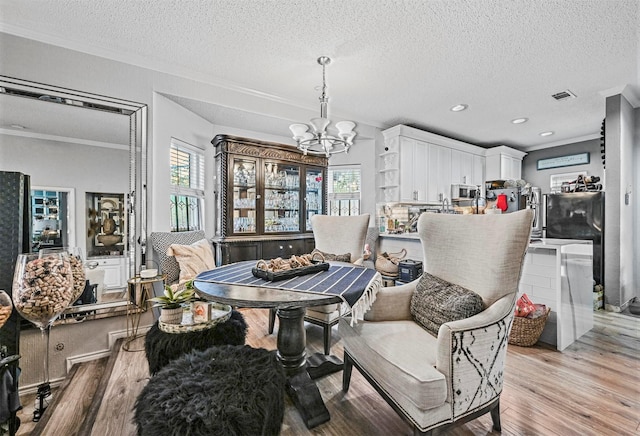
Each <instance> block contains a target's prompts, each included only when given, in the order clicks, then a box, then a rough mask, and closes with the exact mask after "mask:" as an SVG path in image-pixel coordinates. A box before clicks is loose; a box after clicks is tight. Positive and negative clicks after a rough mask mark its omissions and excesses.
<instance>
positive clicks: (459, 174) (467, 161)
mask: <svg viewBox="0 0 640 436" xmlns="http://www.w3.org/2000/svg"><path fill="white" fill-rule="evenodd" d="M472 179H473V154H471V153H468V152H466V151H461V150H451V183H461V184H463V185H470V184H471V180H472Z"/></svg>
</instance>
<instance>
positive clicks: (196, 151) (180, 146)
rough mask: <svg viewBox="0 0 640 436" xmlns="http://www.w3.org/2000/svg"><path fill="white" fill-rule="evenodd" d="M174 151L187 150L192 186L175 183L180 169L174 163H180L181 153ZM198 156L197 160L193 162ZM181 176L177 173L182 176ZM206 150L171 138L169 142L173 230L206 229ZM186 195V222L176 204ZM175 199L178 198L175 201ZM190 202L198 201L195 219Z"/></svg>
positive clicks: (171, 223)
mask: <svg viewBox="0 0 640 436" xmlns="http://www.w3.org/2000/svg"><path fill="white" fill-rule="evenodd" d="M174 153H186V154H188V156H189V159H188V160H189V162H188V169H187V171H188V178H189V186H185V185H184V184H175V183H174V179H175V178H176V175H175V173H176V172H178V171H177V170H175V169H174V166H177V165H179V164H180V162H179V156H177V154H176V158H175V159H174ZM194 159H195V162H194ZM180 177H181V176H180V175H178V176H177V178H178V179H180ZM204 177H205V151H204V150H203V149H201V148H198V147H196V146H194V145H192V144H189V143H187V142H185V141H182V140H180V139H177V138H174V137H171V143H170V145H169V209H170V210H169V215H170V225H171V231H172V232H187V231H194V230H204V209H205V190H204V186H205V178H204ZM180 197H183V198H184V200H185V201H186V202H187V211H186V222H182V220H181V217H180V213H181V212H180V210H179V209H178V207H179V206H178V205H177V203H178V202H179V201H180V200H179V199H180ZM174 199H175V201H174ZM191 202H195V210H196V215H195V220H193V218H194V216H193V215H192V214H189V211H190V210H193V209H191Z"/></svg>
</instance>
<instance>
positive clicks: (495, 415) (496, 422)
mask: <svg viewBox="0 0 640 436" xmlns="http://www.w3.org/2000/svg"><path fill="white" fill-rule="evenodd" d="M491 421H493V429H494V430H495V431H502V426H501V425H500V400H499V399H498V401H496V405H495V406H494V407H493V409H491Z"/></svg>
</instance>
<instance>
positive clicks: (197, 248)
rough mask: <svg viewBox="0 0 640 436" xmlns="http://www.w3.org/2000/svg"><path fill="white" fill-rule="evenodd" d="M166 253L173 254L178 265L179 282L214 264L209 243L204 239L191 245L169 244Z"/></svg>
mask: <svg viewBox="0 0 640 436" xmlns="http://www.w3.org/2000/svg"><path fill="white" fill-rule="evenodd" d="M167 255H169V256H174V257H175V258H176V260H177V261H178V265H180V283H184V282H186V281H188V280H191V279H192V278H194V277H195V276H196V275H198V274H199V273H201V272H202V271H207V270H210V269H213V268H215V266H216V263H215V261H214V260H213V251H212V250H211V244H210V243H209V241H207V240H206V239H201V240H199V241H197V242H194V243H193V244H191V245H181V244H171V245H170V246H169V249H168V250H167Z"/></svg>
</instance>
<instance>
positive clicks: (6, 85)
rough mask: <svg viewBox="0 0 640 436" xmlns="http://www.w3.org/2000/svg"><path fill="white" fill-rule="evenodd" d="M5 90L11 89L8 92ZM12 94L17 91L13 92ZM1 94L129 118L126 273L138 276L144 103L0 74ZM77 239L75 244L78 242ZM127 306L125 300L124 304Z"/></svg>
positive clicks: (143, 204)
mask: <svg viewBox="0 0 640 436" xmlns="http://www.w3.org/2000/svg"><path fill="white" fill-rule="evenodd" d="M7 90H10V91H9V92H7ZM12 91H18V93H13V92H12ZM0 92H1V93H5V94H7V95H12V96H15V97H16V98H32V99H38V97H39V96H40V95H48V96H51V97H60V98H61V99H62V103H60V102H54V101H51V100H52V99H49V100H40V101H42V102H43V104H73V105H74V106H82V107H83V108H84V109H87V110H102V111H108V112H113V113H119V114H122V115H124V116H128V117H129V192H127V193H126V197H127V198H126V199H125V203H126V207H127V211H126V214H127V249H128V252H127V260H128V265H127V272H128V274H129V277H134V276H136V275H137V273H138V272H139V269H140V265H141V264H142V263H143V261H144V252H145V243H146V227H147V215H146V212H147V211H146V192H145V191H146V186H147V171H146V159H147V116H148V107H147V105H146V104H144V103H138V102H134V101H130V100H123V99H119V98H114V97H108V96H104V95H100V94H93V93H89V92H84V91H78V90H73V89H68V88H63V87H58V86H52V85H46V84H43V83H38V82H32V81H28V80H23V79H17V78H13V77H8V76H2V75H0ZM79 240H80V239H78V238H77V237H76V241H79ZM125 304H126V301H125Z"/></svg>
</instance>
